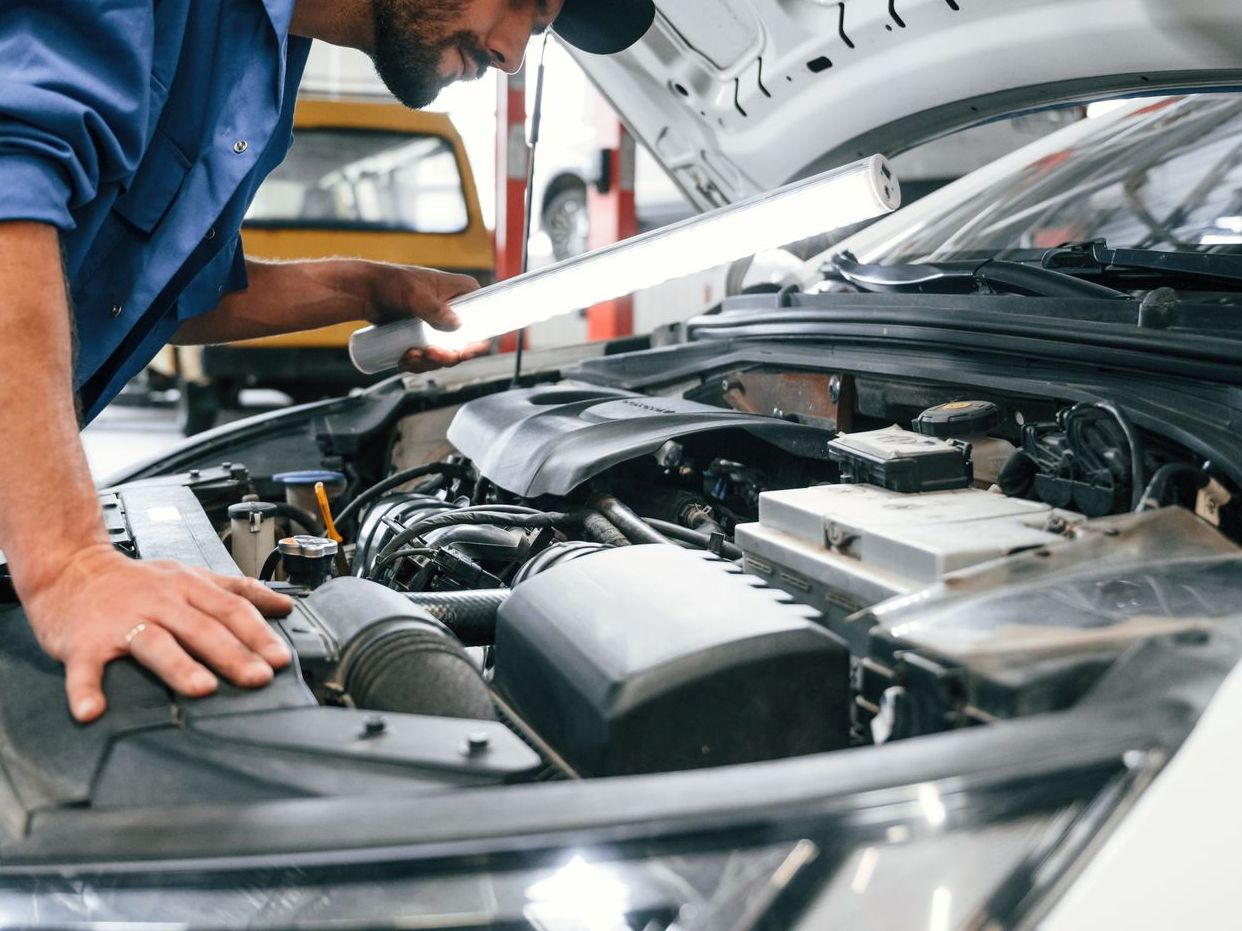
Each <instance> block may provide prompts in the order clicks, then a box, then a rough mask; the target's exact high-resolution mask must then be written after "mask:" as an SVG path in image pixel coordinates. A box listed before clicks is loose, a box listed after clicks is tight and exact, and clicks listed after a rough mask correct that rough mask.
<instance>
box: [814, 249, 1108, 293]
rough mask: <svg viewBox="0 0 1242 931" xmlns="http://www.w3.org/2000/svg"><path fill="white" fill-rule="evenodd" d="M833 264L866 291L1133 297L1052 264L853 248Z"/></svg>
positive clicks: (837, 256) (847, 278) (848, 280)
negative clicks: (890, 259) (878, 258)
mask: <svg viewBox="0 0 1242 931" xmlns="http://www.w3.org/2000/svg"><path fill="white" fill-rule="evenodd" d="M830 265H831V268H832V269H833V270H835V271H836V272H837V274H839V275H840V276H841V278H843V279H844V280H845V281H847V282H849V283H850V284H852V285H854V286H855V287H856V288H860V289H861V290H864V291H892V292H898V293H904V294H977V293H984V294H997V293H999V294H1024V295H1029V296H1033V297H1061V298H1092V299H1105V300H1116V299H1118V298H1124V299H1129V297H1130V295H1128V294H1126V293H1125V292H1124V291H1117V290H1114V289H1113V288H1108V287H1105V286H1104V285H1100V284H1095V283H1094V282H1091V281H1082V280H1080V279H1078V278H1075V277H1074V276H1073V275H1070V274H1066V273H1064V272H1060V271H1056V270H1055V269H1050V268H1041V267H1039V266H1033V265H1022V264H1020V263H1018V262H1004V261H1000V260H998V259H990V260H988V261H986V262H982V263H979V262H944V263H927V264H918V265H864V264H862V263H860V262H859V261H858V260H857V259H856V258H855V257H854V256H853V255H851V254H850V253H848V252H842V253H838V254H837V255H836V256H834V257H833V258H832V260H831V263H830Z"/></svg>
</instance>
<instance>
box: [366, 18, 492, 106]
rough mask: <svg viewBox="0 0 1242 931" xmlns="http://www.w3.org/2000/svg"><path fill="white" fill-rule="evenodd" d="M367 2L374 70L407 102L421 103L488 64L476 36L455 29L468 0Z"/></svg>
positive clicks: (488, 58)
mask: <svg viewBox="0 0 1242 931" xmlns="http://www.w3.org/2000/svg"><path fill="white" fill-rule="evenodd" d="M371 4H372V7H373V8H374V11H375V51H374V54H373V55H372V58H373V59H374V61H375V69H376V71H377V72H379V76H380V79H381V80H382V81H383V82H384V83H385V84H386V85H387V86H388V89H389V90H390V91H391V92H392V94H393V96H394V97H396V98H397V99H398V100H400V101H401V102H402V103H403V104H405V105H406V106H407V107H413V108H415V109H419V108H421V107H425V106H427V105H428V104H430V103H431V102H432V101H433V100H435V98H436V96H437V95H438V94H439V93H440V91H441V90H442V89H443V88H444V87H445V85H447V84H451V83H452V82H453V81H456V80H460V79H462V78H465V79H470V78H474V77H478V76H479V75H481V74H483V72H485V71H486V70H487V69H488V67H490V66H491V63H492V60H491V56H490V55H488V54H487V52H486V51H484V49H483V48H482V47H481V46H480V45H479V40H478V39H477V38H476V37H475V35H474V34H473V33H471V32H465V31H462V30H461V28H460V24H461V23H462V21H463V15H462V14H463V13H464V12H465V11H466V9H467V7H468V6H469V4H470V0H371ZM459 55H460V58H459V57H458V56H459Z"/></svg>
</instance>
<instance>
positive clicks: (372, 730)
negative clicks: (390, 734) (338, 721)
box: [362, 714, 388, 737]
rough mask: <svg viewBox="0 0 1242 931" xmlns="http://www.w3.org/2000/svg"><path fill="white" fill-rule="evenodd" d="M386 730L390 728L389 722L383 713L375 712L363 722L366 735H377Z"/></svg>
mask: <svg viewBox="0 0 1242 931" xmlns="http://www.w3.org/2000/svg"><path fill="white" fill-rule="evenodd" d="M386 730H388V722H387V721H385V720H384V717H383V715H378V714H373V715H371V716H370V717H369V718H367V719H366V721H364V722H363V724H362V734H363V736H364V737H375V736H377V735H379V734H382V733H384V731H386Z"/></svg>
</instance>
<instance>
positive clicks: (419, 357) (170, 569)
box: [0, 0, 654, 722]
mask: <svg viewBox="0 0 1242 931" xmlns="http://www.w3.org/2000/svg"><path fill="white" fill-rule="evenodd" d="M653 17H654V8H653V7H652V4H651V0H55V2H52V3H49V2H48V0H7V2H5V4H4V16H3V17H2V18H0V347H3V351H4V353H5V362H4V369H3V372H4V374H3V381H4V388H3V398H4V403H3V404H2V405H0V435H2V436H4V437H7V440H6V441H5V444H4V450H3V452H2V453H0V549H2V550H3V551H4V553H5V554H6V557H7V560H8V564H9V570H10V573H11V576H12V580H13V584H14V586H15V588H16V590H17V593H18V595H19V597H20V598H21V600H22V603H23V605H24V606H25V610H26V614H27V616H28V618H29V620H30V623H31V626H32V627H33V629H34V632H35V635H36V636H37V638H38V641H39V643H40V644H41V646H42V647H43V649H44V650H46V651H47V652H48V653H49V654H50V655H51V656H52V657H54V658H56V659H57V660H60V661H61V662H62V663H64V665H65V678H66V692H67V696H68V701H69V708H70V711H71V713H72V714H73V716H74V717H75V718H77V719H78V720H79V721H83V722H86V721H91V720H93V719H95V718H97V717H98V716H99V715H100V714H102V713H103V711H104V709H105V698H104V692H103V687H102V682H103V671H104V667H105V666H106V664H107V663H108V662H110V661H111V660H113V659H116V658H118V657H122V656H127V655H128V656H132V657H133V658H134V659H135V660H137V661H138V662H139V663H141V664H143V665H144V666H146V667H147V668H149V669H150V670H151V671H153V672H154V673H155V674H156V675H158V676H159V677H160V678H162V679H163V680H164V682H166V683H167V684H168V686H169V687H171V688H172V689H174V690H176V691H178V692H180V693H183V694H185V695H189V696H201V695H205V694H207V693H210V692H211V691H213V690H214V689H215V688H216V687H217V679H216V674H219V675H221V676H224V677H225V678H226V679H228V680H229V681H231V682H233V683H235V684H237V685H241V686H248V687H256V686H261V685H264V684H266V683H267V682H269V681H270V680H271V678H272V676H273V674H274V669H276V668H279V667H282V666H284V665H287V664H288V663H289V662H290V654H289V651H288V649H287V647H286V646H285V644H284V642H283V641H282V640H280V639H279V638H278V637H277V636H276V634H275V633H273V631H272V630H271V628H270V627H269V626H268V625H267V624H266V623H265V622H264V620H263V616H262V615H263V614H267V615H269V616H272V615H280V614H284V613H287V612H288V611H289V609H290V603H289V600H288V599H287V598H286V597H284V596H283V595H277V594H275V593H273V592H271V591H269V590H268V589H266V588H265V587H264V586H262V585H261V584H260V583H258V582H257V581H254V580H250V579H241V578H229V577H226V576H221V575H215V574H210V573H196V572H194V571H192V570H190V569H188V568H185V567H182V566H180V565H178V564H176V563H159V562H137V561H133V560H130V559H128V558H126V557H124V556H122V555H120V554H118V553H117V552H116V551H115V550H114V549H113V548H112V547H111V546H110V544H109V542H108V538H107V534H106V533H105V530H104V525H103V521H102V518H101V514H100V508H99V503H98V499H97V496H96V492H95V489H94V487H93V485H92V483H91V477H90V472H89V470H88V467H87V463H86V458H85V455H84V453H83V449H82V444H81V440H80V438H79V436H78V430H79V427H80V424H84V423H87V422H89V421H90V420H91V418H93V417H94V416H95V415H96V414H98V413H99V411H100V410H101V409H102V408H103V407H104V406H105V405H106V404H107V403H108V401H109V400H111V399H112V398H113V397H114V396H115V395H116V394H117V392H118V391H120V389H121V387H122V386H123V385H124V384H125V383H126V381H128V380H129V379H130V378H132V377H133V376H134V375H136V374H138V373H139V372H141V371H142V370H143V368H144V367H145V366H146V365H147V363H148V362H149V361H150V360H151V359H152V358H153V357H154V356H155V354H156V353H157V352H158V351H159V349H160V348H161V347H162V346H163V345H164V344H166V343H170V342H171V343H175V344H204V343H214V342H226V341H231V340H237V339H249V338H251V337H259V336H269V335H275V334H279V333H284V332H289V331H293V330H302V329H308V328H311V327H320V326H326V325H329V324H334V323H340V322H346V321H351V320H359V319H362V320H369V321H372V322H377V321H382V320H388V319H394V318H399V317H402V316H407V315H413V316H416V317H420V318H422V319H424V320H426V321H428V322H430V323H431V324H432V325H434V326H437V327H441V328H452V327H454V326H455V325H456V320H455V317H454V315H453V313H452V311H451V310H450V309H449V307H448V305H447V303H446V302H447V301H448V300H450V299H451V298H453V297H455V296H457V295H460V294H463V293H465V292H467V291H469V290H472V289H473V288H475V287H477V284H476V283H475V282H474V281H473V280H471V279H469V278H466V277H463V276H460V275H450V274H445V273H441V272H436V271H432V270H429V269H423V268H414V267H405V266H392V265H382V264H377V263H368V262H363V261H352V260H328V261H316V262H300V263H286V264H265V263H256V262H253V261H248V260H246V259H245V258H244V256H243V255H242V251H241V249H240V247H239V242H238V235H239V229H240V226H241V222H242V218H243V216H244V215H245V213H246V209H247V207H248V205H249V204H250V201H251V199H252V198H253V197H254V194H255V191H256V190H257V189H258V187H259V185H260V183H261V182H262V181H263V179H264V178H265V177H266V176H267V175H268V174H269V173H270V172H271V171H272V170H273V169H274V168H275V167H276V166H277V165H278V164H279V163H280V162H281V160H282V159H283V158H284V157H285V154H286V153H287V151H288V149H289V146H290V143H291V132H292V123H293V110H294V100H295V97H296V92H297V87H298V83H299V81H300V79H301V75H302V71H303V69H304V67H305V65H306V59H307V55H308V53H309V50H310V44H311V40H312V39H321V40H324V41H326V42H330V43H333V44H337V45H344V46H352V47H354V48H358V49H361V50H363V51H365V52H367V53H368V54H369V55H370V56H371V57H372V59H373V60H374V62H375V65H376V70H377V71H378V73H379V75H380V77H381V78H382V79H383V80H384V82H385V83H386V84H387V85H388V87H389V89H390V90H391V91H392V92H393V93H394V94H395V95H396V96H397V97H398V98H399V99H400V100H401V101H403V102H404V103H405V104H407V105H408V106H410V107H423V106H426V105H427V104H429V103H430V102H431V101H432V100H433V98H434V97H435V96H436V94H437V93H438V92H439V90H440V89H441V88H442V87H443V86H444V85H446V84H449V83H451V82H452V81H455V80H460V79H470V78H474V77H478V76H479V75H480V74H481V73H482V72H484V71H485V70H486V69H487V68H489V67H496V68H499V69H501V70H503V71H506V72H513V71H516V70H517V69H518V68H519V67H520V65H521V63H522V57H523V53H524V50H525V47H526V44H527V41H528V40H529V38H530V36H531V34H532V33H538V32H541V31H543V30H544V29H547V28H549V27H554V28H555V30H556V32H557V33H558V34H559V35H560V37H561V38H562V39H564V40H565V41H567V42H569V43H571V44H573V45H576V46H578V47H580V48H582V49H584V50H586V51H589V52H595V53H610V52H615V51H619V50H620V49H622V48H624V47H626V46H628V45H630V44H632V43H633V42H634V41H636V40H637V39H638V38H639V37H640V36H641V35H642V33H643V32H645V31H646V29H647V28H648V27H649V26H650V24H651V22H652V19H653ZM479 351H481V350H480V348H479V347H476V348H475V349H474V350H472V351H471V352H468V353H466V354H465V356H469V355H471V354H473V353H477V352H479ZM463 357H464V356H461V355H458V354H456V353H451V352H445V351H442V350H430V349H429V350H427V351H426V352H422V353H420V352H417V351H411V353H409V354H408V355H407V356H406V358H405V359H404V361H403V365H404V367H405V368H407V369H409V370H411V371H424V370H427V369H430V368H435V367H438V366H444V365H453V364H455V363H456V362H458V361H460V360H461V358H463Z"/></svg>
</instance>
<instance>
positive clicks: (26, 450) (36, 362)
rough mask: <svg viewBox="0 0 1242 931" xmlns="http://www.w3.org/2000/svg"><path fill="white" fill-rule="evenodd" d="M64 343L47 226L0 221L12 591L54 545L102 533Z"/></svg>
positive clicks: (55, 554)
mask: <svg viewBox="0 0 1242 931" xmlns="http://www.w3.org/2000/svg"><path fill="white" fill-rule="evenodd" d="M71 341H72V329H71V325H70V318H69V302H68V297H67V295H66V291H65V283H64V275H63V272H62V269H61V261H60V243H59V238H58V234H57V231H56V230H55V229H54V228H52V227H50V226H44V225H41V224H34V223H0V346H3V347H4V351H5V361H4V367H3V373H4V374H3V380H4V392H3V393H4V403H3V404H0V436H3V437H5V438H6V440H5V442H4V443H3V444H0V549H3V550H4V552H5V555H6V557H7V559H8V561H9V564H10V570H11V572H12V573H13V578H14V581H15V583H16V585H17V588H18V591H19V592H20V591H22V590H23V588H28V587H31V586H37V585H39V584H42V582H43V580H44V579H45V578H46V577H47V576H48V575H49V574H54V573H55V572H56V571H58V567H59V566H60V565H61V564H63V560H64V553H63V551H60V548H61V547H62V546H69V547H72V548H73V549H77V548H79V547H84V546H90V545H93V544H105V545H106V541H107V538H106V535H105V533H104V529H103V523H102V520H101V518H100V513H99V504H98V499H97V497H96V494H95V488H94V485H93V484H92V482H91V476H90V470H89V468H88V467H87V463H86V455H85V453H84V452H83V450H82V442H81V439H80V437H79V436H78V422H77V415H76V412H75V409H74V399H73V374H72V373H73V365H72V353H71Z"/></svg>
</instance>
